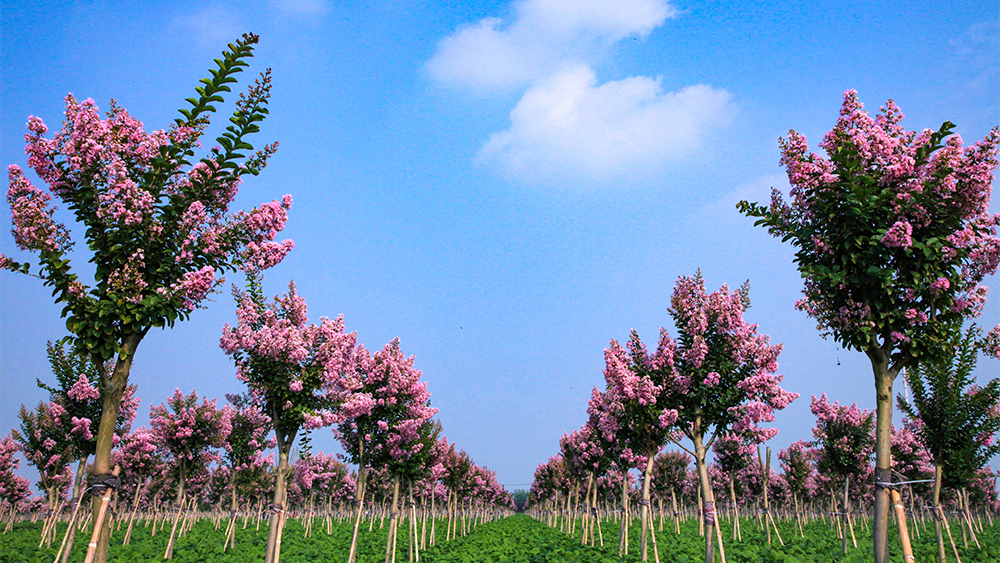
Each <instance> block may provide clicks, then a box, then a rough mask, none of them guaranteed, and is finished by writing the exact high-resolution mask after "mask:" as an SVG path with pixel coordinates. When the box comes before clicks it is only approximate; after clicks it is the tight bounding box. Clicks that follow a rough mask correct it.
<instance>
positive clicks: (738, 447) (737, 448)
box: [712, 434, 754, 541]
mask: <svg viewBox="0 0 1000 563" xmlns="http://www.w3.org/2000/svg"><path fill="white" fill-rule="evenodd" d="M712 453H714V454H715V466H716V468H718V470H719V471H720V472H722V474H723V475H725V476H726V485H727V488H728V490H729V502H730V503H731V504H732V511H733V540H740V541H743V531H742V530H741V529H740V518H739V517H740V512H739V507H738V505H737V501H736V486H735V481H736V479H737V476H738V475H739V474H740V472H742V471H744V470H746V469H747V468H749V467H750V466H751V465H753V458H752V457H751V456H752V455H753V453H754V448H753V446H752V445H750V444H746V443H744V442H743V441H742V440H741V439H740V437H739V436H736V435H733V434H723V435H720V436H718V437H716V439H715V444H713V445H712Z"/></svg>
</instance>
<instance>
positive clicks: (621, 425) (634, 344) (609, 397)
mask: <svg viewBox="0 0 1000 563" xmlns="http://www.w3.org/2000/svg"><path fill="white" fill-rule="evenodd" d="M604 361H605V368H604V380H605V383H606V385H607V390H606V391H605V393H604V403H605V406H606V410H605V417H609V420H607V421H605V426H606V427H613V429H614V436H615V438H614V439H615V440H616V441H618V442H620V443H621V444H622V457H623V458H625V459H626V460H628V462H627V467H638V468H639V469H640V470H641V471H642V475H643V484H642V500H641V501H640V506H641V511H640V522H641V531H640V534H639V549H640V552H641V553H642V560H643V561H646V560H647V558H648V541H647V538H648V534H649V521H650V510H649V508H650V504H649V503H650V489H649V484H650V480H651V479H652V476H653V460H654V458H655V457H656V454H657V453H658V452H659V451H660V448H662V447H663V446H664V444H666V442H667V439H668V435H669V433H670V431H671V429H672V428H673V424H674V422H676V421H677V416H678V413H677V409H676V408H674V407H673V406H671V405H670V404H669V403H666V402H664V400H663V398H664V397H663V396H661V393H662V392H663V391H664V390H665V389H666V387H667V385H666V383H665V380H664V379H663V378H664V377H665V376H666V377H671V376H670V375H669V374H667V373H666V372H664V371H662V370H651V369H646V368H647V364H648V354H646V350H645V347H644V345H643V344H642V341H641V340H640V339H639V335H638V333H636V332H635V331H632V335H631V338H630V339H629V350H628V352H626V351H625V350H624V349H623V348H622V347H621V345H620V344H618V342H617V341H614V340H612V341H611V344H610V346H609V347H608V348H607V349H606V350H605V351H604ZM626 470H627V469H626ZM623 493H624V491H623ZM623 501H624V497H623ZM625 512H626V518H625V519H623V520H622V532H621V535H622V537H626V535H627V534H628V528H627V522H628V520H630V518H628V517H627V515H628V513H629V510H628V507H627V506H626V508H625ZM622 547H623V549H622V550H620V551H623V552H624V553H628V548H627V545H625V546H622Z"/></svg>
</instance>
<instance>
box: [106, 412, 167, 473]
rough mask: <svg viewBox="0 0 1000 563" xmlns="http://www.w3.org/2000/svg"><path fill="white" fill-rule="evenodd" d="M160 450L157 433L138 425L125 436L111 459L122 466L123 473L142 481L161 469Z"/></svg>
mask: <svg viewBox="0 0 1000 563" xmlns="http://www.w3.org/2000/svg"><path fill="white" fill-rule="evenodd" d="M160 450H161V445H160V443H159V435H158V434H157V433H156V432H154V431H153V430H150V429H149V428H146V427H145V426H140V427H139V428H136V429H135V431H133V432H132V433H130V434H128V435H127V436H126V437H125V439H124V440H123V441H122V443H121V445H120V446H119V447H118V449H116V450H115V453H114V455H113V459H114V462H115V463H118V464H120V465H121V466H122V471H123V473H124V474H126V475H128V476H130V477H132V478H135V479H137V480H139V481H140V482H142V481H145V480H146V479H147V478H149V477H150V476H152V475H153V474H155V473H156V472H158V471H160V470H161V469H162V467H163V460H162V458H161V455H160V454H161V452H160Z"/></svg>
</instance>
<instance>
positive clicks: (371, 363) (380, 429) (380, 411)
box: [334, 339, 440, 563]
mask: <svg viewBox="0 0 1000 563" xmlns="http://www.w3.org/2000/svg"><path fill="white" fill-rule="evenodd" d="M413 361H414V357H413V356H410V357H406V356H405V355H404V354H403V352H402V350H401V349H400V346H399V339H394V340H392V341H391V342H389V343H388V344H386V345H385V347H383V348H382V350H380V351H379V352H377V353H376V354H375V355H374V356H373V355H371V354H370V353H369V352H368V350H367V349H366V348H365V347H364V345H358V346H357V350H356V353H355V355H354V363H353V364H352V367H351V369H347V370H345V371H344V374H343V377H341V378H339V379H338V380H337V382H336V385H337V391H336V393H335V395H336V396H337V397H338V400H339V401H340V408H339V409H338V411H337V427H336V429H335V431H334V434H335V435H336V436H337V437H338V438H339V439H340V441H341V444H342V445H343V446H344V451H345V452H346V453H347V455H348V457H349V460H350V461H351V463H354V464H356V465H357V466H358V479H357V487H358V490H357V492H356V493H355V502H356V504H355V511H354V512H355V513H354V530H353V532H352V538H351V548H350V551H349V553H348V563H353V562H354V560H355V557H356V556H357V534H358V528H359V526H360V522H361V520H360V518H361V508H362V505H363V503H364V492H365V481H366V477H367V470H368V468H378V469H380V470H385V471H388V475H389V476H390V478H391V479H392V481H393V492H392V493H390V494H392V495H393V497H394V499H393V503H394V504H393V506H395V503H396V502H398V485H399V480H400V479H401V478H403V479H409V478H417V479H419V473H420V471H421V470H419V469H417V467H418V466H420V465H421V464H424V463H425V462H426V461H427V460H428V458H429V456H430V455H431V454H432V450H433V446H434V443H435V440H436V439H437V435H436V434H435V433H434V432H433V431H432V429H430V428H429V427H426V424H427V423H428V421H430V419H431V417H433V416H434V415H435V414H436V413H437V412H438V411H437V409H436V408H433V407H431V406H430V392H429V391H428V390H427V383H426V382H423V381H420V377H421V375H422V372H421V371H420V370H416V369H414V368H413ZM439 431H440V429H438V432H439ZM432 434H433V437H431V435H432ZM394 522H395V519H394V520H393V522H391V523H390V528H391V529H395V528H394V526H395V523H394ZM392 553H395V550H392V552H391V553H390V551H389V548H388V547H387V551H386V555H387V559H388V557H389V556H390V555H391V554H392Z"/></svg>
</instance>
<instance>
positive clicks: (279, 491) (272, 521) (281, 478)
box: [264, 433, 295, 563]
mask: <svg viewBox="0 0 1000 563" xmlns="http://www.w3.org/2000/svg"><path fill="white" fill-rule="evenodd" d="M275 434H277V433H275ZM294 439H295V434H292V435H290V436H288V438H287V439H285V438H284V437H282V436H281V435H280V434H278V471H277V474H276V475H275V479H274V497H273V500H272V502H271V504H272V506H271V517H270V518H269V522H268V532H267V551H265V552H264V563H273V562H274V561H276V560H277V559H278V555H279V553H280V552H281V543H280V542H279V540H278V538H279V533H280V532H279V531H280V528H281V525H282V523H283V522H284V518H283V517H284V515H285V508H286V507H285V478H286V477H287V475H288V456H289V454H290V453H291V449H292V442H293V441H294Z"/></svg>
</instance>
